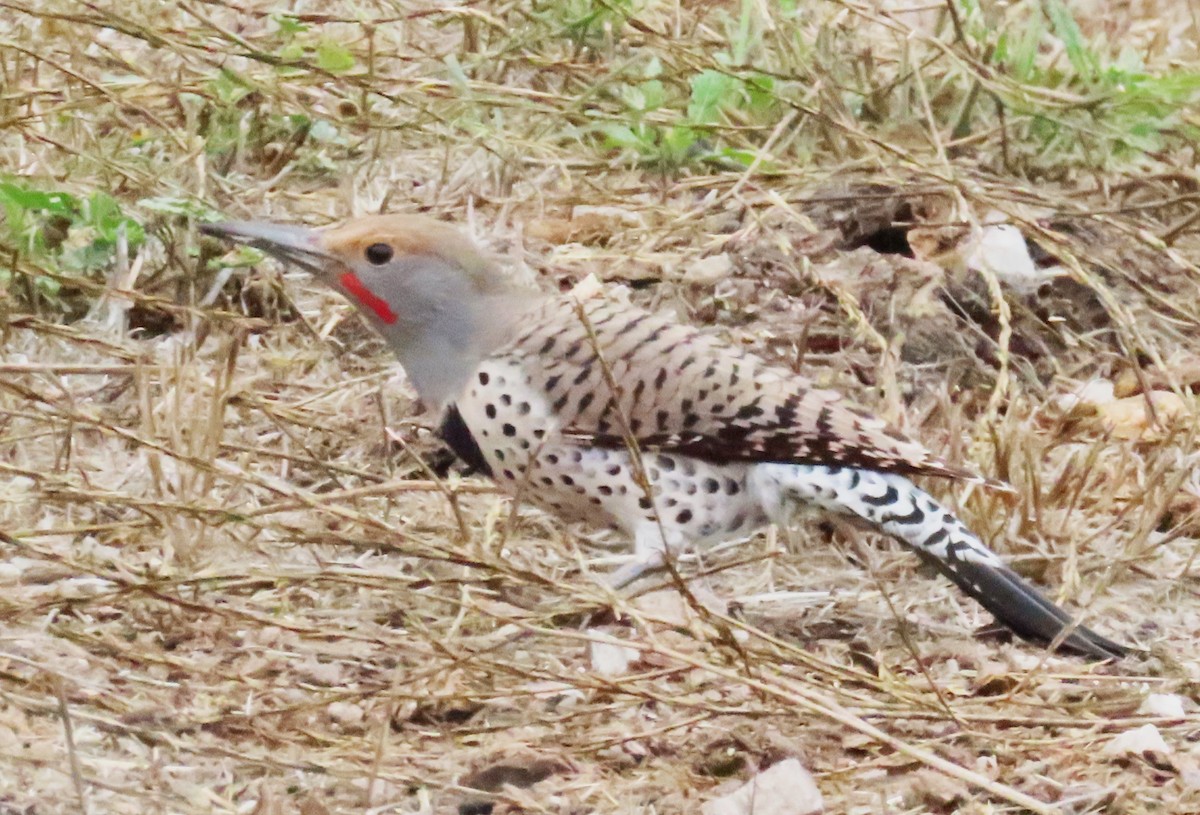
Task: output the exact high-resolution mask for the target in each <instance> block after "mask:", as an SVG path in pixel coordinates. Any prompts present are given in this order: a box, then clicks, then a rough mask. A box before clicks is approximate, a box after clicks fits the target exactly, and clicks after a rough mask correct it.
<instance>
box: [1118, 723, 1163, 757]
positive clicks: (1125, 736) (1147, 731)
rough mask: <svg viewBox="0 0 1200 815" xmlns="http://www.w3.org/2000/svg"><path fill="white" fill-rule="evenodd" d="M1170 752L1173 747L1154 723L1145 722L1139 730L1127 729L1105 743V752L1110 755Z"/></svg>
mask: <svg viewBox="0 0 1200 815" xmlns="http://www.w3.org/2000/svg"><path fill="white" fill-rule="evenodd" d="M1170 752H1171V748H1170V747H1168V746H1167V743H1166V742H1165V741H1163V737H1162V734H1161V733H1159V732H1158V728H1157V727H1155V726H1154V725H1152V724H1144V725H1142V726H1141V727H1139V728H1138V729H1137V730H1126V731H1125V732H1124V733H1122V734H1120V735H1119V736H1117V737H1116V738H1114V739H1113V740H1112V741H1110V742H1109V743H1108V744H1106V745H1104V754H1105V755H1109V756H1141V755H1145V754H1146V753H1163V754H1167V753H1170Z"/></svg>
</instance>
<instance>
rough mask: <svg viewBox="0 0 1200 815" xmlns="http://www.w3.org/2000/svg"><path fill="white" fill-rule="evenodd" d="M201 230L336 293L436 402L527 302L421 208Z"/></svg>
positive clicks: (450, 391) (240, 223)
mask: <svg viewBox="0 0 1200 815" xmlns="http://www.w3.org/2000/svg"><path fill="white" fill-rule="evenodd" d="M200 230H201V231H202V232H204V233H205V234H208V235H213V236H215V237H220V238H225V239H227V240H232V241H236V242H238V243H244V244H247V245H249V246H253V247H255V248H258V249H261V250H263V251H264V252H267V253H268V254H270V255H273V256H274V257H276V258H279V259H280V260H282V261H285V262H287V263H291V264H293V265H295V266H298V267H300V268H301V269H304V270H306V271H308V272H311V273H312V274H313V275H314V276H315V277H316V278H318V279H319V280H321V281H322V282H324V283H326V284H327V285H329V286H332V287H333V288H334V289H336V290H338V291H339V292H341V293H342V294H344V295H345V296H346V297H347V299H349V300H350V302H352V303H353V304H354V305H355V306H357V307H358V309H359V310H360V311H361V312H362V313H363V314H364V315H366V317H367V318H368V320H369V321H370V322H371V324H372V325H374V326H375V328H376V329H377V330H378V331H379V332H380V334H382V335H383V337H384V339H385V340H387V341H388V343H389V345H391V347H392V350H393V351H395V353H396V355H397V356H398V357H399V359H400V362H401V364H402V365H404V367H405V369H406V370H407V372H408V374H409V377H410V378H411V379H412V380H413V383H414V384H415V385H416V387H417V389H418V391H420V392H421V395H422V396H423V397H425V398H426V399H429V400H432V401H435V402H443V401H446V400H447V399H451V398H453V397H454V396H455V395H456V393H455V392H454V391H455V387H456V384H455V383H456V382H457V380H458V379H459V378H464V379H465V376H469V374H470V371H471V370H473V368H474V365H476V364H478V362H479V359H480V358H482V356H483V354H484V353H485V352H486V351H487V350H488V349H489V346H490V347H492V348H494V347H495V344H496V343H497V342H499V341H501V340H502V339H503V335H504V331H505V329H506V328H507V327H509V326H510V325H511V324H513V323H515V321H516V318H517V317H519V316H520V313H522V312H523V311H524V310H526V309H527V308H528V306H529V304H531V303H532V302H533V296H532V295H531V294H530V293H528V292H524V293H523V292H521V291H520V290H515V289H514V288H513V287H512V285H511V284H510V283H509V282H508V281H507V279H506V278H505V277H504V276H503V275H502V274H501V273H500V271H499V270H498V269H497V268H496V267H495V265H494V264H493V263H492V262H491V261H490V260H489V259H488V258H486V257H485V256H484V255H483V254H481V253H480V252H479V251H478V250H477V249H476V248H475V247H474V246H473V245H472V243H471V242H470V241H469V240H468V239H467V238H466V237H465V236H464V235H463V234H462V233H461V232H459V231H458V230H457V229H455V228H454V227H452V226H450V225H449V224H445V223H442V222H441V221H435V220H433V219H431V218H426V217H422V216H417V215H372V216H366V217H361V218H356V219H354V220H351V221H348V222H346V223H344V224H341V225H338V226H333V227H326V228H321V229H309V228H307V227H301V226H294V225H289V224H277V223H270V222H266V221H227V222H225V223H219V224H205V225H203V226H201V227H200ZM464 369H466V370H465V374H464V373H463V371H464Z"/></svg>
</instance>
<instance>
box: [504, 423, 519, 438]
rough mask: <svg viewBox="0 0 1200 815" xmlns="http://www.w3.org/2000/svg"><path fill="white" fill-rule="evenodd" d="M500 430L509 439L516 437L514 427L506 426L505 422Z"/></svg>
mask: <svg viewBox="0 0 1200 815" xmlns="http://www.w3.org/2000/svg"><path fill="white" fill-rule="evenodd" d="M500 429H501V430H503V431H504V435H506V436H508V437H509V438H510V439H511V438H512V437H513V436H515V435H517V429H516V428H515V427H513V426H512V425H510V424H508V423H507V422H505V423H504V426H503V427H502V428H500Z"/></svg>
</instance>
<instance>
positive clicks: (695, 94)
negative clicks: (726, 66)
mask: <svg viewBox="0 0 1200 815" xmlns="http://www.w3.org/2000/svg"><path fill="white" fill-rule="evenodd" d="M735 81H736V80H734V79H733V77H731V76H729V75H727V74H723V73H721V72H720V71H713V70H705V71H701V72H700V73H698V74H696V75H695V76H694V77H692V83H691V84H692V97H691V100H690V101H689V102H688V110H687V116H688V120H689V121H691V122H692V123H694V124H715V123H716V121H717V114H718V113H719V112H720V109H721V104H722V102H723V101H724V100H725V97H726V95H727V94H728V93H729V91H730V89H731V88H732V86H733V83H734V82H735Z"/></svg>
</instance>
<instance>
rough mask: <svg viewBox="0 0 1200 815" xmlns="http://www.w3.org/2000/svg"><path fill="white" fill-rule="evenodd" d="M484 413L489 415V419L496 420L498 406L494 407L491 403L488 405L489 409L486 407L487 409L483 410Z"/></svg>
mask: <svg viewBox="0 0 1200 815" xmlns="http://www.w3.org/2000/svg"><path fill="white" fill-rule="evenodd" d="M483 412H484V413H486V414H487V417H488V418H489V419H495V418H496V406H495V405H493V404H492V403H491V402H488V404H487V407H485V408H484V409H483Z"/></svg>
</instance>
